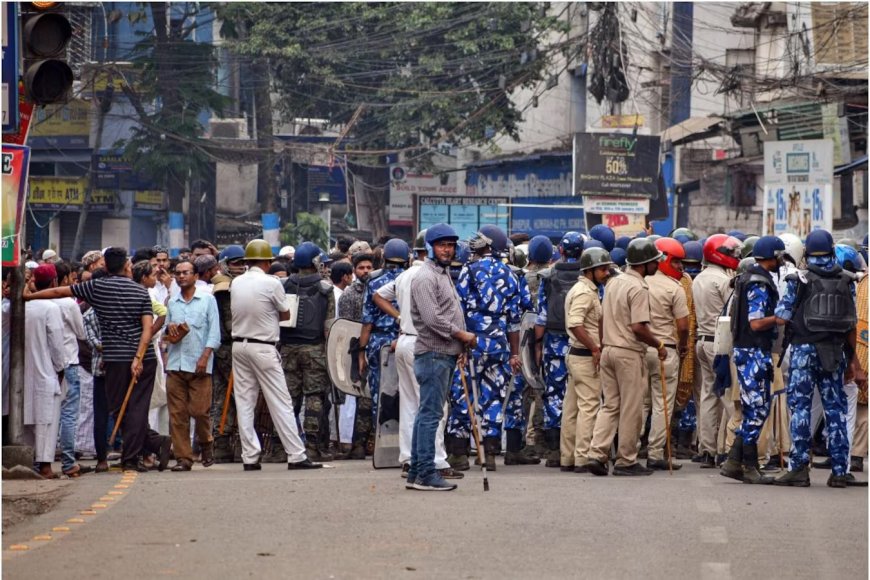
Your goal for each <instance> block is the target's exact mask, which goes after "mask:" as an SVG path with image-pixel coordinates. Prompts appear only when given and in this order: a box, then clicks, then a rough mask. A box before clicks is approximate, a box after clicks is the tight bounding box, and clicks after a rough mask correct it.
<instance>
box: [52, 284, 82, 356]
mask: <svg viewBox="0 0 870 580" xmlns="http://www.w3.org/2000/svg"><path fill="white" fill-rule="evenodd" d="M53 302H54V303H55V304H57V305H58V307H59V308H60V316H61V318H62V319H63V353H64V360H65V361H66V362H65V364H64V367H68V366H70V365H77V364H79V343H78V341H79V340H85V323H84V320H83V319H82V311H81V309H80V308H79V305H78V303H76V301H75V300H74V299H73V298H57V299H55V300H53Z"/></svg>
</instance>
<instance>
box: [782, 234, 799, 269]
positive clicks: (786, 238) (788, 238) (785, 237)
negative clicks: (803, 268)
mask: <svg viewBox="0 0 870 580" xmlns="http://www.w3.org/2000/svg"><path fill="white" fill-rule="evenodd" d="M779 239H780V240H782V243H783V244H785V253H786V254H787V255H788V256H790V257H791V259H792V260H794V263H795V266H800V263H801V260H803V259H804V244H803V242H801V239H800V238H799V237H797V236H796V235H794V234H790V233H784V234H779Z"/></svg>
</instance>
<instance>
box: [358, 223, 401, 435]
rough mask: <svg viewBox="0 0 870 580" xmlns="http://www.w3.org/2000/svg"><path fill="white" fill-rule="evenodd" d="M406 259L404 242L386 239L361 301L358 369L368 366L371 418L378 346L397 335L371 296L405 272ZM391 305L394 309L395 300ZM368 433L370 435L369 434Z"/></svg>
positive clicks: (396, 324)
mask: <svg viewBox="0 0 870 580" xmlns="http://www.w3.org/2000/svg"><path fill="white" fill-rule="evenodd" d="M409 258H410V251H409V248H408V244H407V243H406V242H404V241H402V240H399V239H392V240H389V241H388V242H387V243H386V244H385V245H384V267H383V268H382V269H381V270H378V271H376V272H372V274H371V275H370V276H369V280H368V284H367V285H366V295H365V301H364V303H363V316H362V324H363V328H362V332H361V333H360V337H359V346H360V348H365V354H363V353H362V352H360V353H359V357H360V358H359V368H360V369H365V368H366V366H368V369H369V374H368V384H369V389H370V391H371V394H372V419H373V420H374V419H376V418H377V416H378V394H379V392H380V384H381V349H382V348H383V347H384V346H389V345H390V344H392V343H393V342H394V341H395V340H396V339H397V338H398V337H399V321H398V320H397V319H395V318H393V317H392V316H390V315H389V314H387V313H386V312H384V311H383V310H381V309H380V308H378V307H377V306H376V305H375V303H374V300H373V299H372V297H373V296H374V294H375V293H376V292H377V291H378V290H379V289H380V288H382V287H384V286H386V285H387V284H389V283H390V282H392V281H393V280H395V279H396V278H398V277H399V275H400V274H401V273H402V272H404V271H405V265H406V264H407V263H408V259H409ZM392 306H393V308H398V305H397V304H396V302H395V301H393V303H392ZM370 436H371V435H370Z"/></svg>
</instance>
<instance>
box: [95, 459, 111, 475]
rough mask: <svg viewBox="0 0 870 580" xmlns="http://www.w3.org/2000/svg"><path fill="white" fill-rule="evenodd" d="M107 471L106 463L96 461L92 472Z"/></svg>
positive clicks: (107, 465)
mask: <svg viewBox="0 0 870 580" xmlns="http://www.w3.org/2000/svg"><path fill="white" fill-rule="evenodd" d="M108 471H109V464H108V463H105V462H103V463H97V466H96V467H95V468H94V473H107V472H108Z"/></svg>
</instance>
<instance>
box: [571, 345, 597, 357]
mask: <svg viewBox="0 0 870 580" xmlns="http://www.w3.org/2000/svg"><path fill="white" fill-rule="evenodd" d="M568 354H573V355H574V356H592V351H591V350H589V349H588V348H577V347H576V346H572V347H571V350H569V351H568Z"/></svg>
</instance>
